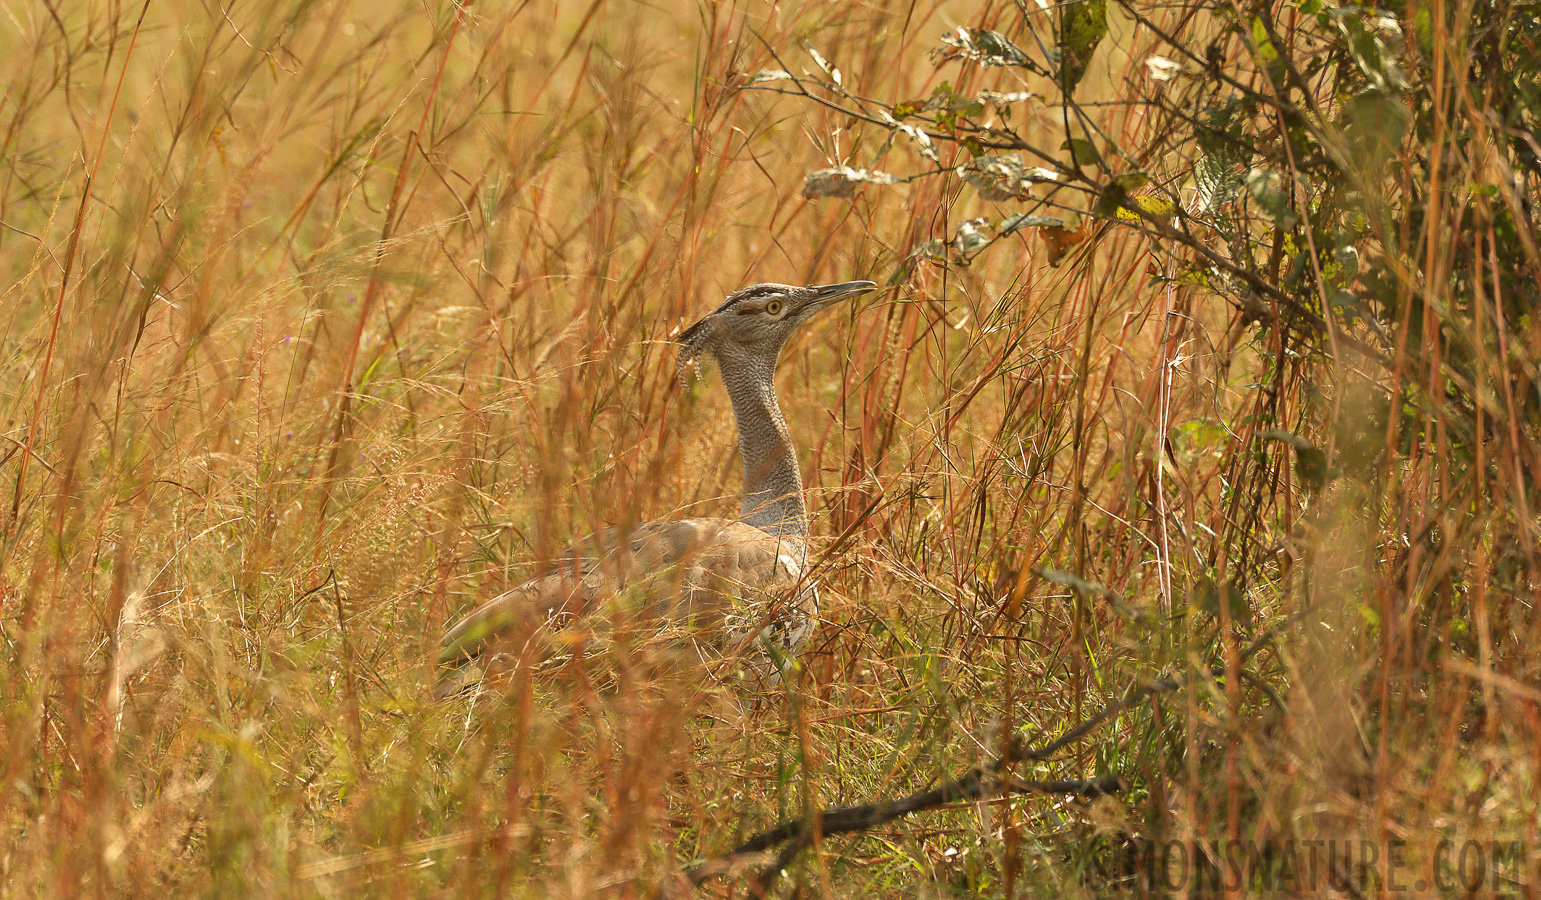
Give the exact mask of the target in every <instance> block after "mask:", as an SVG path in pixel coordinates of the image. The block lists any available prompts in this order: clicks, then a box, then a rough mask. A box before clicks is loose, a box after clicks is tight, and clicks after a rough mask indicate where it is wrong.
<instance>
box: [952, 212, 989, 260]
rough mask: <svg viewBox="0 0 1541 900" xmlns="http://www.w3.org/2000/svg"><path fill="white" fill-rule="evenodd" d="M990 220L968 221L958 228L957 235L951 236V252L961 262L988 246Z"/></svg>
mask: <svg viewBox="0 0 1541 900" xmlns="http://www.w3.org/2000/svg"><path fill="white" fill-rule="evenodd" d="M989 228H990V220H989V219H985V218H978V219H969V220H968V221H966V222H964V223H963V224H961V225H959V226H958V233H957V234H955V235H953V238H952V250H953V252H954V253H956V254H957V255H958V258H959V259H960V260H962V261H965V262H966V261H967V260H968V258H969V257H971V256H973V255H974V254H976V253H978V252H979V251H981V250H983V249H984V248H985V247H988V246H989V245H990V235H989V233H988V232H989Z"/></svg>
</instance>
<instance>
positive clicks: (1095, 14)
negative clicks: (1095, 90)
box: [1059, 0, 1108, 97]
mask: <svg viewBox="0 0 1541 900" xmlns="http://www.w3.org/2000/svg"><path fill="white" fill-rule="evenodd" d="M1061 8H1062V9H1063V10H1064V12H1063V14H1062V17H1061V19H1060V33H1059V51H1060V53H1059V87H1060V90H1061V91H1063V92H1064V94H1065V96H1066V97H1069V96H1070V95H1072V94H1074V93H1075V88H1076V85H1078V84H1080V83H1081V78H1082V77H1083V76H1085V75H1086V67H1087V65H1089V64H1090V63H1091V59H1092V54H1093V53H1095V52H1096V50H1097V45H1098V44H1100V43H1102V39H1103V38H1104V37H1106V36H1107V33H1108V15H1107V8H1108V4H1107V0H1083V2H1081V3H1072V4H1069V5H1067V6H1063V7H1061Z"/></svg>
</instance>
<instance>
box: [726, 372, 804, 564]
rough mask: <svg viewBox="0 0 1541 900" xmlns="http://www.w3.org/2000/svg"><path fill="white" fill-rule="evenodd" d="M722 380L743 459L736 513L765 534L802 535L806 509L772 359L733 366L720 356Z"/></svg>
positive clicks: (794, 449) (795, 455)
mask: <svg viewBox="0 0 1541 900" xmlns="http://www.w3.org/2000/svg"><path fill="white" fill-rule="evenodd" d="M722 363H723V367H722V380H723V382H724V383H725V384H726V385H727V387H728V396H729V397H731V398H732V400H733V418H734V421H735V422H737V424H738V449H739V452H740V453H741V454H742V455H743V457H744V505H743V511H742V513H741V514H740V517H741V518H742V519H743V521H744V522H745V523H747V524H749V525H753V526H755V527H756V528H759V529H760V530H762V531H765V532H767V533H769V534H774V535H778V536H787V537H804V536H806V535H807V534H808V509H807V507H806V506H804V505H803V479H802V475H801V474H800V473H799V472H798V470H797V450H796V448H794V447H793V446H792V435H791V433H790V432H789V431H788V430H787V420H786V418H785V417H784V416H782V414H781V406H780V404H778V403H777V402H776V386H775V380H774V378H775V373H776V369H775V363H774V362H772V363H771V364H770V365H763V364H753V363H747V362H746V363H745V364H741V365H734V364H733V361H730V360H722Z"/></svg>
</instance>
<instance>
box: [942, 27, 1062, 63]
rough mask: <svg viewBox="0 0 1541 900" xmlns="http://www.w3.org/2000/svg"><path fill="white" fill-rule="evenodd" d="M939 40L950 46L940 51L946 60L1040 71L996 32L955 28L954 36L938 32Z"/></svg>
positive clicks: (1030, 60) (1020, 51)
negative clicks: (956, 31) (940, 35)
mask: <svg viewBox="0 0 1541 900" xmlns="http://www.w3.org/2000/svg"><path fill="white" fill-rule="evenodd" d="M942 43H944V44H946V45H947V46H949V47H951V48H953V49H951V50H943V51H940V54H941V55H942V56H943V57H944V58H946V59H967V60H972V61H973V62H977V63H979V64H980V65H982V66H1020V67H1022V68H1024V69H1031V70H1032V71H1035V72H1040V73H1041V72H1042V71H1043V69H1042V67H1040V66H1039V65H1038V64H1037V63H1035V62H1033V60H1032V58H1031V57H1029V56H1028V55H1027V54H1026V53H1024V52H1022V49H1021V48H1020V47H1018V46H1017V45H1016V44H1013V43H1012V42H1011V41H1009V40H1007V39H1006V36H1005V35H1003V34H1001V33H1000V32H998V31H988V30H986V29H983V28H959V29H958V34H957V35H956V36H953V35H950V34H944V35H942Z"/></svg>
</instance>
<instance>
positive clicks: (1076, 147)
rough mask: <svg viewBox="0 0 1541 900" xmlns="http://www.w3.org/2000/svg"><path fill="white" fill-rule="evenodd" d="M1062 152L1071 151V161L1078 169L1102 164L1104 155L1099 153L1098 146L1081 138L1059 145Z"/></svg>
mask: <svg viewBox="0 0 1541 900" xmlns="http://www.w3.org/2000/svg"><path fill="white" fill-rule="evenodd" d="M1059 149H1061V150H1069V151H1070V159H1071V161H1073V162H1074V163H1075V164H1076V165H1077V166H1078V167H1085V166H1095V165H1097V164H1099V163H1101V162H1102V154H1101V153H1098V152H1097V145H1096V144H1093V143H1092V142H1091V141H1087V140H1082V139H1081V138H1070V139H1069V140H1067V141H1065V142H1064V143H1063V144H1060V145H1059Z"/></svg>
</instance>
